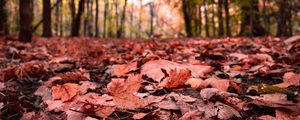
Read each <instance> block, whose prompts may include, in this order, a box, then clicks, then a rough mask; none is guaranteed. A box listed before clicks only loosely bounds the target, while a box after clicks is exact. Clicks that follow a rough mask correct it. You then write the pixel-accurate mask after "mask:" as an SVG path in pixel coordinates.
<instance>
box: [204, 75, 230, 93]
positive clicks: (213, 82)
mask: <svg viewBox="0 0 300 120" xmlns="http://www.w3.org/2000/svg"><path fill="white" fill-rule="evenodd" d="M204 83H205V85H206V86H211V87H213V88H217V89H219V90H222V91H227V89H228V87H229V80H226V79H218V78H215V77H213V78H208V79H206V80H205V81H204Z"/></svg>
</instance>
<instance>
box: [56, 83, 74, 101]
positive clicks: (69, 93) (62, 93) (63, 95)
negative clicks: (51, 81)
mask: <svg viewBox="0 0 300 120" xmlns="http://www.w3.org/2000/svg"><path fill="white" fill-rule="evenodd" d="M78 91H79V85H77V84H74V83H66V84H64V85H55V86H53V87H52V99H53V100H55V99H61V101H62V102H66V101H68V100H71V99H72V98H73V97H75V96H76V95H77V93H78Z"/></svg>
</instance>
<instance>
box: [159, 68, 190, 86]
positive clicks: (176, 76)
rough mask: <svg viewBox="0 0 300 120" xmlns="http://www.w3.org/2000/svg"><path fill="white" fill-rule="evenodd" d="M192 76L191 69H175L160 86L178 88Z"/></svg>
mask: <svg viewBox="0 0 300 120" xmlns="http://www.w3.org/2000/svg"><path fill="white" fill-rule="evenodd" d="M190 76H191V71H190V70H188V69H180V70H177V69H174V70H171V71H170V74H169V76H168V77H167V78H165V79H164V80H163V81H162V82H161V83H160V84H159V85H158V87H162V88H169V89H171V88H178V87H180V86H182V85H184V83H185V82H186V81H187V80H188V78H190Z"/></svg>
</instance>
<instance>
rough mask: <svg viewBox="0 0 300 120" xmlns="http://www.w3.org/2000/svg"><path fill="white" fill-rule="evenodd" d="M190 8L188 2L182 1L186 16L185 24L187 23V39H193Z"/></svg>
mask: <svg viewBox="0 0 300 120" xmlns="http://www.w3.org/2000/svg"><path fill="white" fill-rule="evenodd" d="M188 9H189V7H188V1H187V0H182V11H183V16H184V22H185V32H186V34H187V37H192V36H193V32H192V24H191V18H190V15H189V10H188Z"/></svg>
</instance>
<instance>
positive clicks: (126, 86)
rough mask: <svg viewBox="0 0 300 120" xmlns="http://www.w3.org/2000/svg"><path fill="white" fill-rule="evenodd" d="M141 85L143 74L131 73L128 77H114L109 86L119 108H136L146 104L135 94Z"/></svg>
mask: <svg viewBox="0 0 300 120" xmlns="http://www.w3.org/2000/svg"><path fill="white" fill-rule="evenodd" d="M140 86H141V76H140V75H132V74H130V75H129V76H128V78H127V79H112V80H111V82H110V83H109V84H108V85H107V88H108V91H109V92H110V93H111V94H112V96H113V97H114V102H115V104H116V106H117V107H118V108H120V109H135V108H140V107H143V106H145V102H144V101H143V100H142V99H140V98H139V97H137V96H135V95H134V93H135V92H137V91H138V90H139V88H140Z"/></svg>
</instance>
